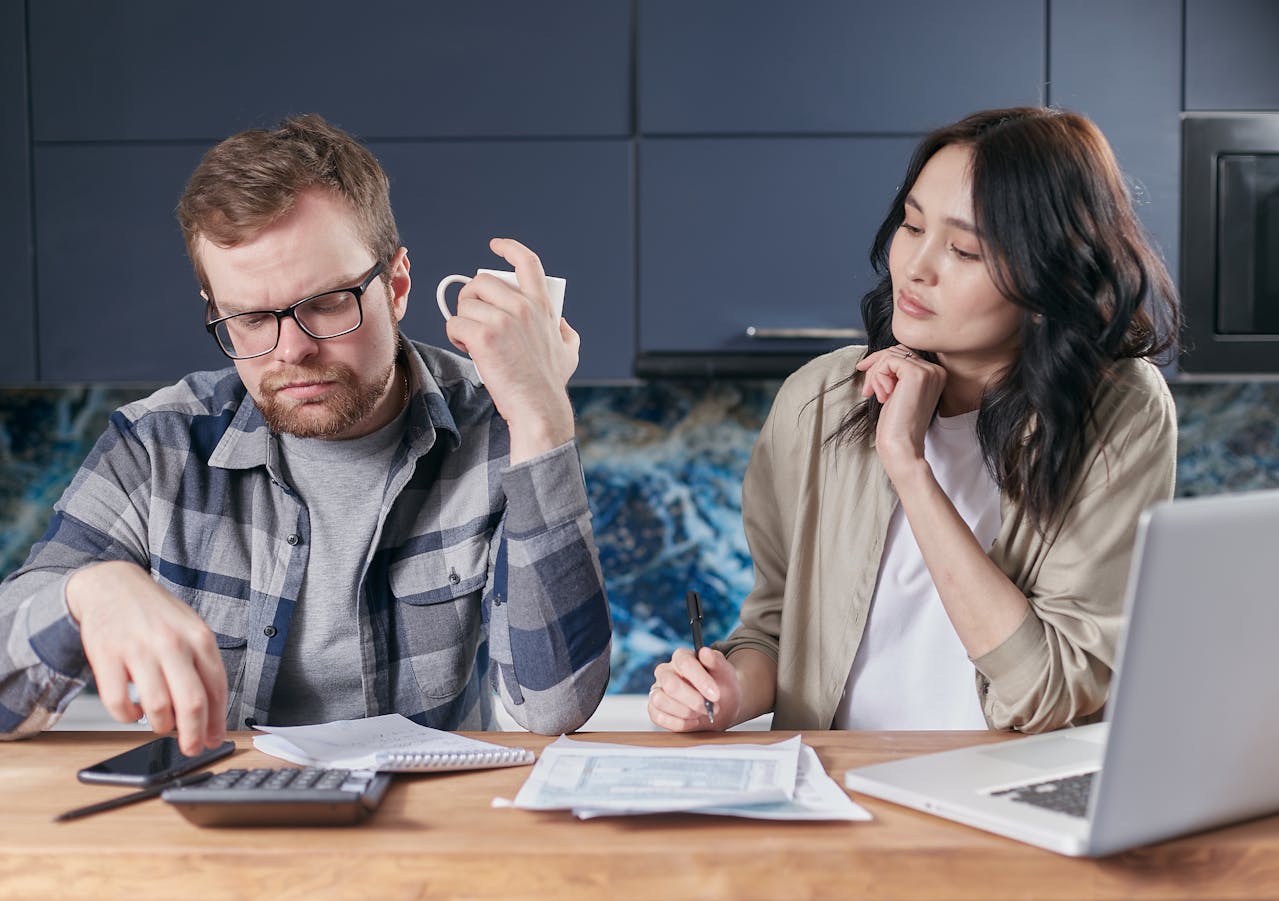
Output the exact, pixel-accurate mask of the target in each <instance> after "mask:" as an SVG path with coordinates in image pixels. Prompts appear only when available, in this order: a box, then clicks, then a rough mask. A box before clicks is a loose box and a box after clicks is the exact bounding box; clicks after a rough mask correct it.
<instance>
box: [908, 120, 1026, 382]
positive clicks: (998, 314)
mask: <svg viewBox="0 0 1279 901" xmlns="http://www.w3.org/2000/svg"><path fill="white" fill-rule="evenodd" d="M971 160H972V152H971V151H970V150H969V148H968V147H967V146H966V145H962V144H949V145H947V146H945V147H943V148H942V149H941V150H939V151H937V153H935V154H933V156H932V158H931V159H929V161H928V163H927V164H925V166H924V168H923V170H922V171H921V172H920V173H919V177H918V178H917V179H916V180H915V184H914V186H913V187H912V188H911V190H910V194H909V195H908V196H907V198H906V218H905V220H904V221H903V222H902V224H901V227H900V228H898V230H897V233H896V234H895V235H894V236H893V242H892V246H891V247H890V248H889V252H888V271H889V275H890V277H891V279H892V284H893V334H894V335H895V336H896V338H897V340H898V341H899V342H900V343H902V344H904V345H906V346H907V347H911V348H914V349H916V350H927V351H932V352H933V353H936V354H937V356H938V359H939V360H940V361H941V364H942V365H943V366H945V367H946V368H947V369H966V370H969V371H973V370H977V369H990V370H992V374H993V371H995V370H998V369H1002V368H1003V367H1005V366H1006V365H1008V364H1009V363H1011V362H1012V360H1013V359H1014V357H1015V356H1016V353H1017V344H1018V340H1019V335H1020V330H1021V322H1022V317H1023V315H1024V311H1023V310H1022V309H1021V308H1020V307H1018V306H1016V305H1015V304H1013V303H1012V302H1011V301H1009V300H1007V299H1005V298H1004V297H1003V295H1001V294H1000V293H999V291H998V289H996V287H995V283H994V280H993V279H992V278H991V276H990V271H989V270H988V269H987V267H986V260H985V258H984V252H983V247H982V244H981V242H980V241H979V240H978V238H977V230H976V225H975V224H974V218H973V191H972V180H971V176H970V163H971Z"/></svg>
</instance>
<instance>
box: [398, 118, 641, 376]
mask: <svg viewBox="0 0 1279 901" xmlns="http://www.w3.org/2000/svg"><path fill="white" fill-rule="evenodd" d="M373 150H374V152H375V153H376V154H377V155H378V158H379V159H381V161H382V164H383V166H385V168H386V170H387V173H388V175H390V177H391V200H392V203H394V205H395V212H396V219H397V221H398V222H399V226H400V239H401V240H402V241H403V242H404V244H405V246H406V247H408V249H409V258H410V260H411V262H412V269H411V274H412V276H413V293H412V295H411V303H410V305H409V312H408V314H407V315H406V316H405V319H404V323H403V325H402V327H403V329H404V331H405V333H406V334H408V335H411V336H412V337H414V338H417V339H419V340H422V341H428V342H430V343H432V344H439V345H441V346H444V347H448V346H450V345H449V344H448V339H447V338H446V337H445V335H444V321H443V318H442V317H441V316H440V312H439V310H438V309H437V307H436V305H435V286H436V285H437V284H438V283H439V280H440V279H441V278H443V277H444V276H446V275H449V274H451V273H455V272H456V273H461V274H463V275H469V274H473V273H474V272H475V270H476V269H481V268H483V269H509V268H510V266H509V265H508V264H507V263H506V262H505V261H503V260H502V259H501V258H499V257H496V256H494V255H493V253H492V252H491V251H490V250H489V249H488V242H489V239H490V238H493V237H510V238H516V239H518V240H520V241H522V242H524V243H525V244H527V245H528V246H529V247H532V248H533V249H534V250H535V251H536V252H537V253H538V255H539V256H540V257H541V259H542V265H543V266H544V267H545V269H546V271H547V273H549V274H550V275H557V276H560V277H562V278H565V279H567V280H568V286H567V288H566V290H565V295H564V317H565V318H566V319H567V320H568V321H569V323H570V324H571V325H572V326H573V327H574V328H575V329H577V331H578V333H579V334H580V335H581V337H582V350H581V361H580V363H579V366H578V371H577V376H576V378H577V379H578V380H588V379H622V378H626V377H628V376H630V374H631V371H630V370H631V357H632V356H633V354H634V348H635V325H634V323H635V297H634V288H633V286H634V283H635V279H634V262H633V253H632V248H633V246H634V241H633V238H632V227H631V222H632V220H633V216H632V212H631V189H630V186H631V183H632V181H633V174H632V167H631V156H632V152H631V144H630V142H629V141H621V140H599V141H519V142H512V141H500V142H475V141H459V142H456V143H453V142H448V143H394V144H378V143H375V144H373ZM453 291H454V292H456V289H453ZM450 296H453V295H452V294H451V295H450Z"/></svg>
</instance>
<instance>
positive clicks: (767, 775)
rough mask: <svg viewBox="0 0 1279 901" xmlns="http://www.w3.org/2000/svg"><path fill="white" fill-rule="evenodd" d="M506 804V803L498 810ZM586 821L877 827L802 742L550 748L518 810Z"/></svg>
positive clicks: (566, 744) (559, 744)
mask: <svg viewBox="0 0 1279 901" xmlns="http://www.w3.org/2000/svg"><path fill="white" fill-rule="evenodd" d="M495 803H501V802H495ZM507 803H510V804H512V805H513V806H515V807H522V808H525V809H529V810H572V811H573V813H574V814H575V815H576V816H578V817H580V818H582V819H587V818H590V817H598V816H618V815H627V814H642V813H668V812H681V811H682V812H689V813H709V814H719V815H725V816H746V817H754V818H759V819H772V820H788V819H794V820H801V819H803V820H831V819H843V820H854V819H870V815H869V814H868V813H867V812H866V811H865V810H864V809H862V808H861V807H859V806H858V805H856V804H854V803H853V801H852V800H851V799H850V798H849V797H848V795H847V794H846V793H845V792H844V790H843V789H841V788H840V787H839V786H838V785H836V784H835V782H834V781H833V780H831V778H830V777H829V776H828V775H827V774H826V771H825V769H824V768H823V767H822V765H821V761H820V760H818V758H817V753H816V752H815V751H813V749H812V748H809V747H807V746H805V745H803V744H802V743H801V741H800V738H799V736H795V737H794V738H791V739H788V740H786V741H781V742H776V743H774V744H771V745H754V744H741V745H700V746H696V747H691V748H654V747H642V746H636V745H619V744H605V743H600V742H584V741H575V740H573V739H570V738H565V737H563V736H561V737H560V738H559V739H557V740H556V741H554V742H552V743H551V744H550V745H548V746H547V747H546V748H545V749H544V750H543V751H542V754H541V757H540V758H539V760H538V762H537V764H536V765H535V766H534V767H533V769H532V771H531V772H530V773H529V777H528V779H527V780H525V783H524V785H523V787H522V788H521V789H520V791H519V794H518V795H516V797H515V800H514V801H513V802H507Z"/></svg>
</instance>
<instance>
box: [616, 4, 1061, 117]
mask: <svg viewBox="0 0 1279 901" xmlns="http://www.w3.org/2000/svg"><path fill="white" fill-rule="evenodd" d="M638 12H639V15H638V48H639V50H638V53H639V87H640V90H639V125H640V130H641V131H643V132H644V133H645V134H705V133H714V134H760V133H779V132H784V133H809V134H811V133H823V132H841V133H842V132H855V133H868V132H874V133H883V132H896V133H901V132H907V133H917V132H923V131H928V130H929V129H931V128H933V127H935V126H937V125H940V124H942V123H943V122H946V121H948V120H951V119H956V118H958V117H960V116H962V115H964V114H965V113H968V112H971V111H972V110H975V109H981V108H986V107H993V106H1010V105H1013V104H1028V103H1029V104H1033V103H1037V102H1039V100H1040V98H1041V84H1042V81H1043V77H1044V4H1043V3H1032V2H1026V0H969V2H964V3H955V2H953V0H914V2H911V3H850V2H848V0H792V2H775V0H750V2H743V0H698V2H692V3H690V2H688V0H639V4H638Z"/></svg>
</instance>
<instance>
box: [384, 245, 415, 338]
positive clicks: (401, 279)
mask: <svg viewBox="0 0 1279 901" xmlns="http://www.w3.org/2000/svg"><path fill="white" fill-rule="evenodd" d="M409 265H410V264H409V251H408V248H407V247H401V248H400V249H399V250H397V251H396V252H395V256H393V257H391V263H390V265H389V266H388V267H387V268H388V269H389V270H390V274H389V276H388V277H387V282H388V283H389V284H390V286H391V312H392V314H394V316H395V320H396V321H397V322H398V321H400V320H401V319H403V318H404V314H405V313H406V312H407V311H408V307H409V289H410V288H412V287H413V279H412V278H411V277H410V276H409Z"/></svg>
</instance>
